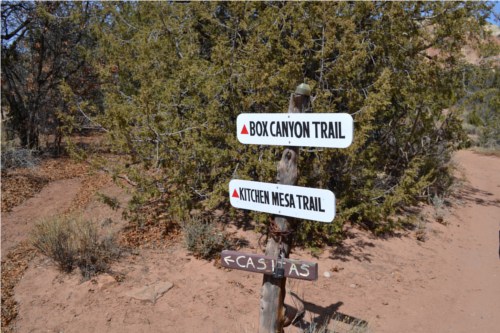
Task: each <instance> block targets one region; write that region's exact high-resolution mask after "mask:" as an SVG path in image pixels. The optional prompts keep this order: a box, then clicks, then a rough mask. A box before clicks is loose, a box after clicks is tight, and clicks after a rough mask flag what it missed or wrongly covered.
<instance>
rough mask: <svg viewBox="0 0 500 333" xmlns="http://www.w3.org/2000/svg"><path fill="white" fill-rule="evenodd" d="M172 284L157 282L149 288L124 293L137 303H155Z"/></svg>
mask: <svg viewBox="0 0 500 333" xmlns="http://www.w3.org/2000/svg"><path fill="white" fill-rule="evenodd" d="M173 286H174V284H173V283H172V282H168V281H159V282H156V283H153V284H152V285H149V286H144V287H141V288H135V289H132V290H130V291H128V292H126V293H125V295H126V296H128V297H131V298H134V299H136V300H139V301H146V302H151V303H153V304H155V303H156V301H157V300H158V298H160V297H162V296H163V294H165V293H166V292H167V291H169V290H170V289H171V288H172V287H173Z"/></svg>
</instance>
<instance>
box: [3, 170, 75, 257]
mask: <svg viewBox="0 0 500 333" xmlns="http://www.w3.org/2000/svg"><path fill="white" fill-rule="evenodd" d="M81 182H82V179H81V178H72V179H62V180H56V181H54V182H51V183H49V184H48V185H47V186H45V187H44V188H43V189H42V190H41V191H40V192H39V193H37V194H36V195H35V196H34V197H32V198H30V199H28V200H26V201H25V202H23V203H22V204H21V205H19V206H17V207H14V208H13V209H12V211H11V212H8V213H2V259H4V257H5V255H6V254H7V253H8V252H9V250H11V249H12V248H13V247H14V246H15V245H17V244H18V243H20V242H21V241H23V240H26V239H28V236H29V233H30V231H31V229H32V228H33V226H34V225H35V223H36V222H39V221H40V220H41V219H43V218H47V217H50V216H55V215H57V214H61V213H62V212H63V211H65V210H66V209H68V208H69V206H70V204H71V202H72V200H73V198H74V197H75V196H76V195H77V193H78V191H79V190H80V186H81Z"/></svg>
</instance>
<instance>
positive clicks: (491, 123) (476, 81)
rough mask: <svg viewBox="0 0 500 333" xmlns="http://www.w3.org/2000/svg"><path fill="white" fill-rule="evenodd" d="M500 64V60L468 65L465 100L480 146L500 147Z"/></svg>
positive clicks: (474, 138) (468, 122)
mask: <svg viewBox="0 0 500 333" xmlns="http://www.w3.org/2000/svg"><path fill="white" fill-rule="evenodd" d="M499 70H500V66H499V61H498V60H496V61H495V60H493V61H491V60H490V61H488V59H486V61H485V62H484V63H483V64H481V65H480V66H469V67H467V68H466V71H465V77H466V78H467V81H466V85H467V95H466V96H465V97H464V98H463V100H462V101H461V108H462V110H463V112H464V115H465V123H466V125H467V127H466V128H467V129H468V133H469V134H470V135H471V139H472V141H473V143H474V144H475V145H476V146H479V147H482V148H487V149H496V150H498V149H500V71H499Z"/></svg>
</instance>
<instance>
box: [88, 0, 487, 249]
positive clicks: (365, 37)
mask: <svg viewBox="0 0 500 333" xmlns="http://www.w3.org/2000/svg"><path fill="white" fill-rule="evenodd" d="M103 8H104V10H103V13H102V15H105V17H106V19H105V20H102V23H101V24H100V25H98V26H97V27H96V34H97V37H98V39H99V44H100V48H99V51H98V52H96V54H95V60H96V66H98V67H99V71H100V75H101V81H102V88H103V89H104V93H105V98H106V114H105V115H104V116H103V117H102V119H100V120H99V122H100V123H101V124H103V126H105V127H106V128H107V129H108V130H109V138H110V142H111V143H112V144H113V146H114V149H115V150H116V151H117V152H121V153H125V154H126V155H127V156H129V161H128V162H127V163H126V164H125V165H123V166H120V167H118V168H117V172H125V173H127V174H128V175H129V177H130V178H131V179H133V180H134V181H135V182H137V183H138V191H137V193H136V198H135V202H136V203H137V204H143V203H144V202H147V201H148V200H155V199H158V198H159V197H161V196H162V195H164V197H162V198H164V200H167V202H168V205H167V206H168V213H169V214H170V215H171V216H173V217H177V218H182V217H183V216H184V215H185V214H186V212H188V211H189V210H190V209H191V208H202V209H206V210H212V209H215V208H224V209H226V208H228V207H227V206H228V200H227V184H228V182H229V180H230V179H231V178H234V177H239V178H242V179H251V180H259V181H267V182H274V180H275V179H274V178H275V176H276V171H275V168H276V161H277V160H278V158H279V152H280V151H281V149H279V148H273V147H266V146H255V145H242V144H240V143H238V142H237V140H236V133H235V131H236V129H235V120H236V117H237V116H238V114H240V113H243V112H252V113H262V112H285V111H286V109H287V101H288V98H289V95H290V93H291V92H292V91H293V90H294V88H295V87H296V86H297V84H299V83H301V82H306V83H308V84H309V85H311V86H312V88H313V95H314V107H313V112H347V113H350V114H352V115H353V117H354V120H355V132H354V133H355V134H354V143H353V144H352V146H351V147H349V148H348V149H344V150H335V149H323V150H301V153H300V155H301V160H300V161H299V170H300V172H301V176H300V178H299V184H300V185H306V186H311V187H318V188H328V189H331V190H333V192H334V193H336V196H337V198H338V201H337V212H338V213H337V214H338V215H337V218H336V220H335V221H334V223H333V224H330V225H325V224H319V223H301V224H299V225H297V228H298V230H297V235H298V240H299V241H302V242H309V243H315V242H316V243H321V242H323V241H325V240H334V239H335V237H336V236H338V233H339V232H340V231H341V226H342V223H344V222H345V221H348V220H349V221H353V222H355V223H362V224H364V225H366V226H369V227H372V228H374V229H375V230H378V231H384V230H387V229H390V228H392V227H394V224H393V223H392V222H391V219H390V217H391V216H393V215H394V213H396V212H397V211H398V210H400V209H402V208H404V207H406V206H408V205H411V204H414V203H415V202H416V201H417V200H419V199H422V198H424V197H425V196H426V195H428V193H431V192H435V191H442V190H444V189H445V188H446V187H447V186H448V185H449V180H450V177H449V170H448V164H447V162H448V160H449V156H450V153H451V152H452V151H453V150H454V149H456V148H457V147H458V146H459V145H460V144H461V142H462V141H463V139H464V136H463V131H462V129H461V122H460V118H459V114H458V112H457V109H456V108H454V107H453V105H454V104H455V103H456V102H457V100H458V99H459V98H460V97H461V96H462V95H463V93H464V86H463V81H462V69H463V60H462V55H461V50H460V49H461V47H462V45H464V43H465V42H466V41H467V40H469V39H470V38H473V37H474V36H475V35H477V34H478V33H480V32H481V29H482V25H483V24H484V18H485V17H486V16H487V15H488V13H489V8H488V6H487V5H486V4H484V3H475V2H474V3H472V2H466V3H459V2H333V3H332V2H327V3H325V2H300V3H295V2H293V3H292V2H203V3H158V2H155V3H143V2H139V3H135V2H134V3H130V2H127V3H104V4H103ZM253 217H254V218H255V219H257V220H259V221H265V217H264V216H263V215H259V214H254V215H253Z"/></svg>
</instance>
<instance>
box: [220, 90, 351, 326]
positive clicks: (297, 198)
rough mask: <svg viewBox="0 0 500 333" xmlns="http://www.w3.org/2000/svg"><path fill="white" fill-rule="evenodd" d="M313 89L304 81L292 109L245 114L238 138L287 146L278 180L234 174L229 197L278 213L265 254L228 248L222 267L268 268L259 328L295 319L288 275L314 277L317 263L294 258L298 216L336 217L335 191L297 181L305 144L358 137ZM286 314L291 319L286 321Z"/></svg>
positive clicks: (338, 143)
mask: <svg viewBox="0 0 500 333" xmlns="http://www.w3.org/2000/svg"><path fill="white" fill-rule="evenodd" d="M310 94H311V89H310V87H309V86H308V85H306V84H304V83H302V84H300V85H299V86H298V87H297V89H296V91H295V93H293V94H292V95H291V96H290V103H289V106H288V113H287V114H241V115H240V116H238V119H237V137H238V140H239V141H240V142H241V143H244V144H266V145H282V146H285V149H284V151H283V154H282V156H281V160H280V162H279V164H278V173H277V176H276V180H277V184H271V183H262V182H253V181H246V180H238V179H234V180H232V181H231V182H230V183H229V198H230V202H231V205H232V206H233V207H236V208H242V209H249V210H255V211H259V212H266V213H270V214H273V215H274V218H273V220H272V222H271V223H270V226H269V236H270V237H269V238H268V242H267V245H266V252H265V255H258V254H248V253H242V252H236V251H223V252H222V254H221V257H222V259H221V263H222V266H224V267H228V268H233V269H239V270H245V271H250V272H256V273H262V274H263V275H264V277H263V282H262V289H261V295H260V315H259V333H282V332H283V327H284V326H285V325H286V324H290V323H291V322H292V318H293V315H292V318H290V314H287V313H285V312H286V311H287V309H291V307H289V306H287V307H286V308H285V307H284V304H283V303H284V299H285V293H286V290H285V286H286V278H293V279H302V280H309V281H313V280H316V279H317V278H318V265H317V264H316V263H311V262H306V261H300V260H292V259H289V258H288V257H289V253H290V242H291V237H290V236H291V229H290V225H291V223H292V222H293V218H294V217H297V218H301V219H307V220H314V221H320V222H326V223H330V222H331V221H332V220H333V218H334V217H335V195H334V194H333V193H332V192H331V191H329V190H322V189H312V188H306V187H300V186H295V185H296V184H297V177H298V168H297V160H298V153H299V147H300V146H307V147H329V148H346V147H348V146H349V145H350V144H351V143H352V140H353V127H354V125H353V120H352V117H351V116H350V115H349V114H345V113H332V114H313V113H307V114H304V113H305V112H306V111H309V110H310V108H311V101H310ZM285 319H286V320H285Z"/></svg>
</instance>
